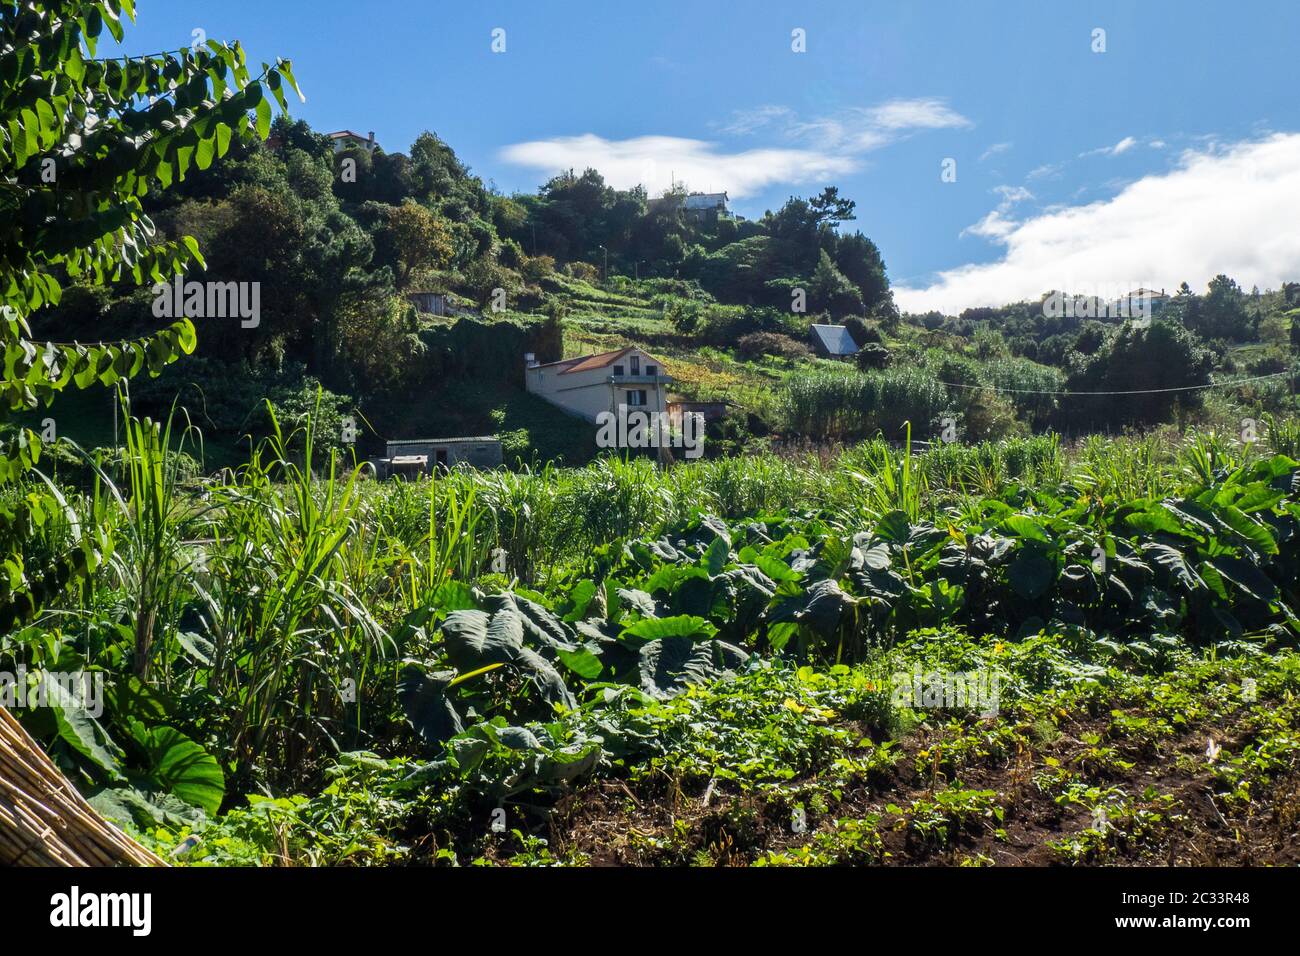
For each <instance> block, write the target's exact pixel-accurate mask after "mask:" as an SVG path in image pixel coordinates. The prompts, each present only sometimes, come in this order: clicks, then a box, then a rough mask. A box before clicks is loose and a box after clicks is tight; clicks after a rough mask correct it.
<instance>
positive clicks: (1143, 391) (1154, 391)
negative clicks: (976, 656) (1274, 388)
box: [939, 372, 1296, 395]
mask: <svg viewBox="0 0 1300 956" xmlns="http://www.w3.org/2000/svg"><path fill="white" fill-rule="evenodd" d="M1295 374H1296V373H1295V372H1271V373H1269V374H1268V375H1255V376H1253V377H1251V378H1239V379H1235V380H1234V381H1231V382H1211V383H1209V384H1208V385H1180V386H1178V387H1176V388H1140V389H1129V390H1124V391H1113V392H1071V391H1044V390H1040V389H1034V388H1000V387H999V386H997V385H965V384H962V383H960V382H939V384H940V385H945V386H947V387H948V388H967V389H972V390H974V391H981V390H988V391H990V392H1012V393H1015V394H1017V395H1161V394H1164V393H1167V392H1196V391H1200V390H1202V389H1207V388H1227V387H1229V386H1232V385H1245V384H1247V383H1249V382H1262V381H1264V380H1265V379H1270V378H1281V377H1282V376H1284V375H1286V376H1291V375H1295Z"/></svg>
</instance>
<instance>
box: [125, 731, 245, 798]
mask: <svg viewBox="0 0 1300 956" xmlns="http://www.w3.org/2000/svg"><path fill="white" fill-rule="evenodd" d="M140 742H141V743H143V744H144V747H145V753H146V755H147V756H148V759H149V776H150V777H151V778H152V779H153V780H154V781H155V782H156V783H157V784H158V785H159V786H161V787H162V788H163V789H164V790H166V791H167V792H168V793H172V794H175V795H176V796H178V797H180V798H181V799H182V800H184V801H185V802H186V803H192V804H194V806H196V807H201V808H202V809H203V811H204V812H205V813H207V814H208V816H216V814H217V811H218V810H220V809H221V801H222V798H223V797H225V794H226V778H225V774H223V773H222V772H221V765H220V764H219V763H217V758H216V757H214V756H212V754H210V753H208V752H207V751H206V750H204V749H203V748H202V747H200V746H199V745H198V744H197V743H195V742H194V741H193V740H191V739H190V738H189V737H187V736H185V735H184V734H183V733H181V732H180V731H179V730H176V729H174V728H172V727H151V728H149V729H148V730H147V731H146V736H145V737H144V739H143V740H142V741H140Z"/></svg>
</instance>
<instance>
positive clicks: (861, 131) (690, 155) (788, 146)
mask: <svg viewBox="0 0 1300 956" xmlns="http://www.w3.org/2000/svg"><path fill="white" fill-rule="evenodd" d="M970 125H971V122H970V120H968V119H966V117H964V116H962V115H961V114H959V113H957V112H956V111H955V110H953V109H952V108H951V107H949V106H948V105H947V104H946V103H945V102H944V101H943V100H939V99H933V98H930V99H897V100H889V101H887V102H885V103H882V104H880V105H878V106H874V107H864V108H855V109H848V110H842V111H840V112H838V113H836V114H834V115H830V116H817V117H811V118H808V119H801V118H799V116H797V115H796V113H795V112H794V110H792V109H790V108H789V107H786V106H777V105H766V106H760V107H758V108H756V109H752V110H743V111H738V112H736V113H733V114H732V116H731V119H730V120H729V121H728V122H727V124H726V125H724V126H722V127H720V132H722V133H724V134H731V135H749V134H752V133H755V132H757V131H760V130H763V131H766V132H768V133H769V134H772V133H775V135H776V136H777V137H778V138H780V139H781V140H782V145H777V146H768V147H765V148H759V149H747V150H727V149H724V148H722V147H720V146H719V145H718V144H717V143H712V142H708V141H706V140H699V139H687V138H683V137H679V136H637V137H633V138H631V139H623V140H610V139H605V138H604V137H601V136H597V135H596V134H594V133H585V134H583V135H581V136H560V137H555V138H552V139H545V140H535V141H533V142H527V143H515V144H513V145H511V146H507V147H505V148H504V149H502V150H501V158H502V159H503V160H505V161H506V162H509V163H514V164H516V165H519V166H526V167H529V168H532V169H536V170H539V171H541V172H542V173H543V174H545V175H553V174H555V173H558V172H561V171H563V170H567V169H577V170H581V169H586V168H588V167H593V168H595V169H598V170H600V173H601V175H603V176H604V177H605V181H606V182H607V183H609V184H610V185H612V186H614V187H616V188H618V189H629V188H631V187H632V186H636V185H643V186H645V187H646V189H647V191H648V192H649V193H650V194H651V195H658V194H659V193H661V192H662V191H663V190H665V189H667V188H669V187H670V186H671V185H672V183H673V182H674V181H675V182H677V183H685V184H686V185H687V186H688V187H690V188H691V189H699V190H709V191H720V190H724V189H725V190H726V191H727V192H728V193H729V194H730V196H731V198H732V199H740V198H744V197H745V196H750V195H753V194H754V193H756V192H758V191H760V190H761V189H763V188H764V187H766V186H769V185H772V184H774V183H789V184H791V185H795V184H802V183H808V182H816V181H819V180H820V181H825V180H826V179H829V178H832V177H835V176H841V175H844V174H846V173H851V172H854V171H855V170H857V169H859V168H860V166H861V161H860V158H859V157H861V156H862V154H863V153H867V152H870V151H872V150H875V149H880V148H881V147H884V146H887V145H889V144H890V143H892V142H895V141H897V140H899V139H902V138H904V137H906V136H908V135H910V134H911V133H912V132H913V131H916V130H926V129H943V128H960V127H966V126H970Z"/></svg>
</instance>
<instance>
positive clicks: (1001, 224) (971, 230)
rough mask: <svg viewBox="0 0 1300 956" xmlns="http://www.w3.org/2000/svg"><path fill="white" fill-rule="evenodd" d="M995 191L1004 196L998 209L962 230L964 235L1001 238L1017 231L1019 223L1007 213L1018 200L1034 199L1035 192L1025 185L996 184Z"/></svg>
mask: <svg viewBox="0 0 1300 956" xmlns="http://www.w3.org/2000/svg"><path fill="white" fill-rule="evenodd" d="M993 192H995V193H997V194H998V195H999V196H1001V197H1002V201H1001V202H1000V203H998V206H997V208H996V209H994V210H993V211H992V212H990V213H989V214H988V215H987V216H985V217H984V218H983V219H981V220H980V221H979V222H977V223H975V225H973V226H967V227H966V228H965V229H963V230H962V231H961V234H962V236H967V235H971V236H982V237H984V238H985V239H1001V238H1003V237H1004V236H1007V235H1010V234H1011V233H1012V232H1014V231H1015V228H1016V226H1017V225H1018V223H1016V221H1015V220H1014V219H1011V218H1010V217H1009V216H1008V215H1007V214H1008V213H1009V212H1011V207H1012V206H1014V205H1015V204H1016V203H1018V202H1025V201H1026V200H1029V199H1033V198H1034V194H1033V193H1031V192H1030V191H1029V190H1028V189H1026V188H1025V187H1024V186H995V187H993Z"/></svg>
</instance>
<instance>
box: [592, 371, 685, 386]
mask: <svg viewBox="0 0 1300 956" xmlns="http://www.w3.org/2000/svg"><path fill="white" fill-rule="evenodd" d="M672 380H673V377H672V376H671V375H662V374H661V375H611V376H609V377H608V378H607V379H605V381H607V382H611V383H613V384H614V385H668V384H669V383H671V382H672Z"/></svg>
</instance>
